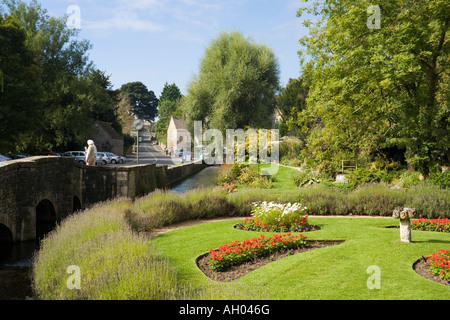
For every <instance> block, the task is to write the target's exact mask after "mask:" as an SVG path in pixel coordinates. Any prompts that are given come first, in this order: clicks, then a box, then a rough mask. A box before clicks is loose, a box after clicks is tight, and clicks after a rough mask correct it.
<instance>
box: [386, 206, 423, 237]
mask: <svg viewBox="0 0 450 320" xmlns="http://www.w3.org/2000/svg"><path fill="white" fill-rule="evenodd" d="M416 213H417V211H416V209H415V208H396V209H395V210H394V211H393V213H392V217H393V218H394V219H400V240H401V241H402V242H411V219H412V218H415V216H416Z"/></svg>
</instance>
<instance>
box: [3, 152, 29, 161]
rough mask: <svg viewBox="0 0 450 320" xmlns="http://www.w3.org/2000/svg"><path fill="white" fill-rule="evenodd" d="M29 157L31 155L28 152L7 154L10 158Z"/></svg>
mask: <svg viewBox="0 0 450 320" xmlns="http://www.w3.org/2000/svg"><path fill="white" fill-rule="evenodd" d="M29 157H31V156H30V155H29V154H25V153H11V154H8V158H11V159H12V160H17V159H25V158H29Z"/></svg>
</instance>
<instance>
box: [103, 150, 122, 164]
mask: <svg viewBox="0 0 450 320" xmlns="http://www.w3.org/2000/svg"><path fill="white" fill-rule="evenodd" d="M105 153H106V154H107V155H108V156H109V158H110V159H111V163H112V164H116V163H124V162H125V160H127V158H125V157H122V156H118V155H117V154H115V153H112V152H105Z"/></svg>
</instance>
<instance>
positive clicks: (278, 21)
mask: <svg viewBox="0 0 450 320" xmlns="http://www.w3.org/2000/svg"><path fill="white" fill-rule="evenodd" d="M25 2H28V1H25ZM38 2H39V3H40V4H41V5H42V7H43V8H45V9H47V10H48V13H49V14H50V15H53V16H58V17H61V16H63V15H64V14H66V13H67V10H68V8H69V7H70V6H73V5H75V6H77V7H78V8H79V9H80V20H79V22H80V26H81V32H80V36H79V37H80V38H82V39H88V40H89V41H90V42H91V44H92V45H93V48H92V49H91V50H90V51H89V57H90V59H91V60H92V61H93V62H94V63H95V65H96V67H97V68H98V69H100V70H103V71H105V72H106V73H107V74H108V75H110V77H111V78H110V79H111V81H112V83H113V85H114V88H116V89H117V88H120V86H121V85H122V84H124V83H127V82H132V81H141V82H143V83H144V84H145V85H146V86H147V87H148V89H149V90H153V91H154V93H155V94H156V96H158V97H159V95H160V93H161V90H162V88H163V86H164V83H165V82H168V83H175V84H177V86H178V87H179V88H180V90H181V91H182V93H183V94H185V93H186V87H187V85H188V83H189V81H190V79H191V78H192V76H193V75H194V74H196V73H197V72H198V67H199V62H200V60H201V58H202V57H203V55H204V52H205V48H206V47H207V46H208V44H209V43H210V41H211V40H212V39H214V38H215V37H217V35H218V34H219V32H220V31H231V30H238V31H241V32H242V33H243V34H245V35H246V36H249V37H251V38H252V39H253V40H254V41H255V42H258V43H264V44H266V45H267V46H269V47H270V48H271V49H272V50H273V51H274V53H275V55H276V57H277V59H278V62H279V66H280V82H281V85H282V86H285V85H286V84H287V82H288V80H289V78H296V77H298V76H299V75H300V65H299V58H298V54H297V51H298V50H300V49H301V47H300V44H299V42H298V40H299V39H300V37H301V36H302V35H304V34H305V33H306V32H307V31H306V29H305V28H304V27H303V26H302V19H301V18H297V17H296V12H297V10H298V8H299V7H300V6H301V1H299V0H112V1H104V0H79V1H77V0H38Z"/></svg>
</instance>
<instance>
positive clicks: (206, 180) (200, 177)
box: [172, 166, 220, 193]
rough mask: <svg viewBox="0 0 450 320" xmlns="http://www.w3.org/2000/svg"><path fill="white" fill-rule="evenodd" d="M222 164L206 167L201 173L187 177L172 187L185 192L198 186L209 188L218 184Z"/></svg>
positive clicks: (174, 189)
mask: <svg viewBox="0 0 450 320" xmlns="http://www.w3.org/2000/svg"><path fill="white" fill-rule="evenodd" d="M219 169H220V166H211V167H206V168H205V169H203V170H202V171H200V172H199V173H197V174H195V175H194V176H192V177H189V178H187V179H186V180H184V181H183V182H181V183H180V184H178V185H176V186H175V187H173V188H172V191H175V192H178V193H185V192H187V191H189V190H193V189H197V188H209V187H215V186H216V179H217V176H218V173H219Z"/></svg>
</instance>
